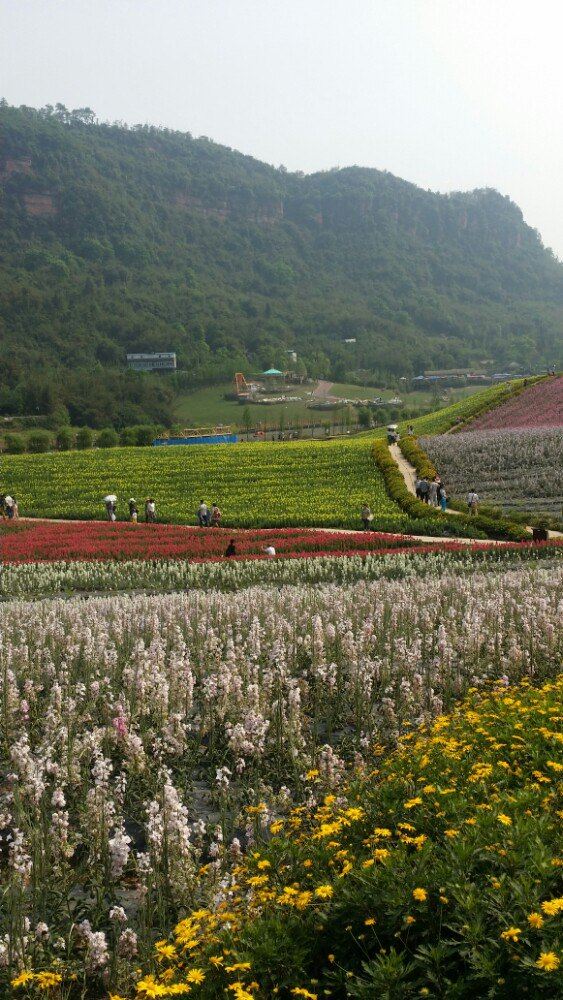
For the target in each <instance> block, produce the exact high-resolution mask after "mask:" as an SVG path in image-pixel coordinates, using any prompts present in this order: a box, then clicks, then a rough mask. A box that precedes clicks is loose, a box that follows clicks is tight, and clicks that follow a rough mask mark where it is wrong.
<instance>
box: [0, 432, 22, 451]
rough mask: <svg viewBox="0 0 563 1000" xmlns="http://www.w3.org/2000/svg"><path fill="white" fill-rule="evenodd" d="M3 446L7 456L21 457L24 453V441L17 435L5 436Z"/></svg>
mask: <svg viewBox="0 0 563 1000" xmlns="http://www.w3.org/2000/svg"><path fill="white" fill-rule="evenodd" d="M4 445H5V448H6V451H7V452H8V454H9V455H22V454H23V452H24V451H25V441H24V439H23V438H22V437H20V436H19V434H6V437H5V438H4Z"/></svg>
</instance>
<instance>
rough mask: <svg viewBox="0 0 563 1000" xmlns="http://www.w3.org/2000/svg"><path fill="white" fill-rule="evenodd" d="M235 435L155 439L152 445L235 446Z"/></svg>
mask: <svg viewBox="0 0 563 1000" xmlns="http://www.w3.org/2000/svg"><path fill="white" fill-rule="evenodd" d="M237 441H238V436H237V435H236V434H202V435H201V437H185V438H155V440H154V441H153V445H163V444H236V443H237Z"/></svg>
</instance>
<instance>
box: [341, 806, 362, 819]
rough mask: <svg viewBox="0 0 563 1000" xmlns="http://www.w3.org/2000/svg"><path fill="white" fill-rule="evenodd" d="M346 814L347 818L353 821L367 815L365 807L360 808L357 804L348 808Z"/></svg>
mask: <svg viewBox="0 0 563 1000" xmlns="http://www.w3.org/2000/svg"><path fill="white" fill-rule="evenodd" d="M344 815H345V817H346V819H350V820H352V821H355V820H360V819H363V818H364V816H365V813H364V810H363V809H360V808H358V807H356V806H352V807H351V808H350V809H347V810H346V812H345V813H344Z"/></svg>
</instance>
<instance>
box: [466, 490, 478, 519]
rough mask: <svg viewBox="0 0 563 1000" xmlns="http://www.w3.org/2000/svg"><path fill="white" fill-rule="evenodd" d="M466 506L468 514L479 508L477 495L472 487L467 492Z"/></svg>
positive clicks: (474, 512) (475, 511)
mask: <svg viewBox="0 0 563 1000" xmlns="http://www.w3.org/2000/svg"><path fill="white" fill-rule="evenodd" d="M467 506H468V507H469V513H470V514H476V513H477V511H478V509H479V497H478V496H477V494H476V492H475V490H473V489H471V490H469V493H468V494H467Z"/></svg>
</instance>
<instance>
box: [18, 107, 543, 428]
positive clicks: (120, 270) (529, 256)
mask: <svg viewBox="0 0 563 1000" xmlns="http://www.w3.org/2000/svg"><path fill="white" fill-rule="evenodd" d="M0 253H1V255H2V268H1V271H0V342H1V346H2V356H1V361H0V366H1V367H0V377H1V381H0V412H4V413H7V412H26V413H29V412H32V413H33V412H36V411H39V412H45V410H48V409H49V408H52V407H53V406H54V405H56V403H57V402H62V403H64V404H65V405H67V406H68V408H69V410H70V413H71V417H72V419H73V420H74V421H76V422H90V423H93V424H98V425H99V424H100V422H102V423H108V422H109V421H114V422H116V423H117V424H119V423H133V422H136V421H138V420H141V419H145V418H146V416H148V415H150V416H155V415H156V416H157V418H160V419H166V417H167V414H168V413H169V403H170V394H171V392H172V388H171V386H172V385H173V384H174V380H175V382H176V383H177V384H180V385H183V386H184V387H185V386H186V385H188V384H192V385H196V384H200V383H202V382H205V381H209V380H212V379H219V378H224V377H225V376H226V375H230V374H232V372H233V371H234V370H235V369H236V368H239V367H240V368H241V369H244V370H248V368H249V367H250V368H252V369H256V368H258V367H261V366H266V365H267V366H270V365H272V364H274V365H281V364H283V363H284V360H283V359H284V357H285V351H286V349H288V348H294V349H295V350H297V352H298V355H299V358H300V361H301V362H302V363H304V364H305V365H306V366H307V369H308V370H309V372H310V373H311V374H313V375H328V376H333V377H336V378H342V377H343V374H344V372H346V371H349V370H351V369H357V368H363V369H369V370H370V371H375V372H379V373H381V374H391V375H407V376H409V375H411V374H416V373H418V372H419V371H420V370H421V369H423V368H433V367H449V366H454V365H461V364H468V363H470V364H474V363H477V362H478V361H479V360H480V359H483V358H493V359H495V362H496V363H497V364H498V365H501V366H504V365H506V364H508V363H509V362H511V361H517V362H521V363H523V364H525V365H528V364H539V363H553V362H558V361H559V360H560V354H561V341H562V332H563V265H562V264H561V263H559V262H558V261H557V260H556V258H555V257H554V256H553V255H552V253H551V252H550V251H549V250H547V249H545V248H544V247H543V245H542V242H541V239H540V237H539V235H538V233H537V232H536V231H534V230H533V229H531V228H530V227H529V226H527V225H526V224H525V222H524V221H523V218H522V213H521V212H520V210H519V209H518V207H517V206H516V205H515V204H513V202H511V201H510V199H509V198H506V197H503V196H501V195H500V194H498V193H497V192H496V191H493V190H489V189H486V190H478V191H473V192H470V193H455V194H450V195H438V194H434V193H432V192H429V191H424V190H421V189H420V188H417V187H416V186H415V185H413V184H409V183H407V182H406V181H403V180H400V179H399V178H397V177H394V176H393V175H391V174H389V173H386V172H383V171H379V170H371V169H363V168H359V167H350V168H346V169H339V170H331V171H328V172H325V173H318V174H313V175H310V176H304V175H302V174H294V173H288V172H287V171H285V170H284V169H283V168H279V169H275V168H274V167H271V166H268V165H266V164H264V163H260V162H259V161H257V160H255V159H253V158H252V157H249V156H244V155H242V154H241V153H238V152H236V151H234V150H231V149H228V148H226V147H224V146H220V145H217V144H216V143H214V142H212V141H210V140H208V139H206V138H199V139H194V138H192V136H190V135H189V134H183V133H179V132H172V131H169V130H163V129H159V128H155V127H150V126H144V125H143V126H135V127H126V126H124V125H123V124H120V123H117V124H98V123H96V122H95V119H94V114H93V113H92V112H91V111H90V110H89V109H80V110H78V111H73V112H70V111H68V110H67V109H65V108H64V107H62V106H61V105H57V107H56V108H51V107H48V108H45V109H42V110H41V111H36V110H33V109H31V108H12V107H9V106H8V105H7V104H6V103H5V102H2V103H0ZM346 338H356V344H355V345H346V344H344V340H345V339H346ZM143 350H150V351H152V350H175V351H176V352H177V354H178V364H179V368H180V369H182V370H183V371H184V372H185V373H186V374H182V375H177V376H175V377H172V378H170V377H169V376H168V377H167V376H165V377H164V378H162V377H161V378H159V377H157V376H137V375H133V374H131V373H127V372H125V370H124V367H125V353H126V352H127V351H143Z"/></svg>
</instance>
